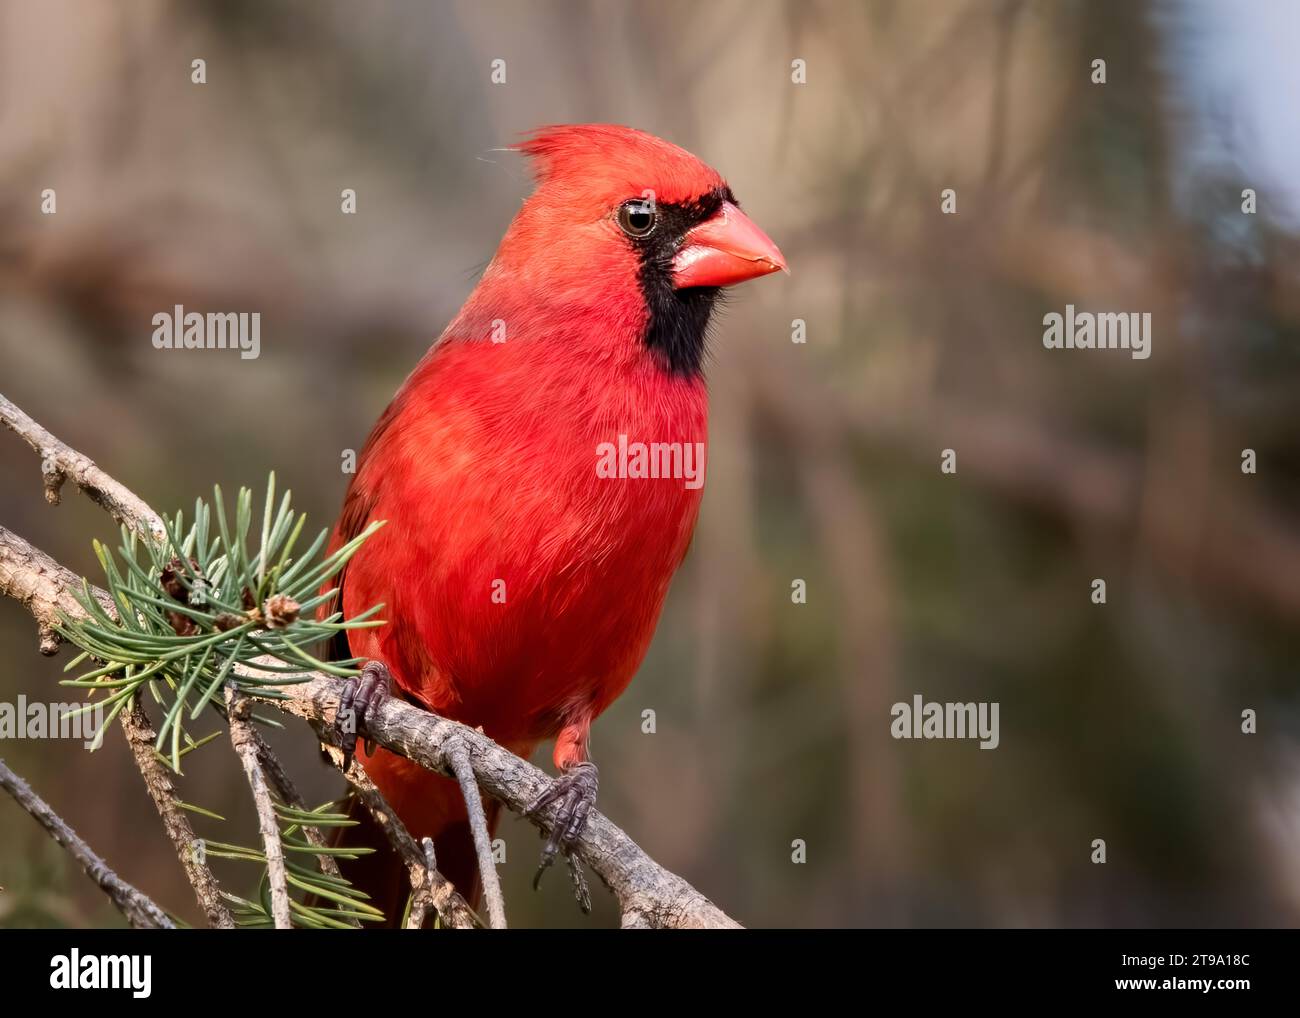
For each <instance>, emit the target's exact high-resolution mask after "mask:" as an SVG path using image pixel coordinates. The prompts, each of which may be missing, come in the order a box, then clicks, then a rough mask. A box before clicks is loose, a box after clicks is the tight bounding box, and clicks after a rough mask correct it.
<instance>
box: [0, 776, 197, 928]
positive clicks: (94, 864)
mask: <svg viewBox="0 0 1300 1018" xmlns="http://www.w3.org/2000/svg"><path fill="white" fill-rule="evenodd" d="M0 788H3V789H4V790H5V791H6V792H8V793H9V794H10V795H12V796H13V797H14V799H15V800H16V801H17V803H18V805H19V806H21V807H22V808H23V809H25V810H26V811H27V812H28V813H30V814H31V816H32V818H33V819H34V820H35V821H36V822H37V823H38V824H40V825H41V826H42V827H44V828H45V830H46V832H47V833H48V834H49V835H50V837H51V838H53V839H54V840H55V841H57V842H58V843H59V844H60V845H62V846H63V847H64V848H66V849H67V850H68V852H69V854H71V856H72V857H73V858H74V859H76V860H77V862H79V863H80V864H81V868H82V869H83V870H85V872H86V876H88V877H90V879H91V880H93V881H94V882H95V883H97V884H98V885H99V887H100V890H102V891H103V892H104V893H105V894H107V895H108V897H109V899H110V900H111V901H112V902H113V904H114V905H116V906H117V909H118V911H119V912H121V913H122V914H123V915H124V916H126V919H127V922H129V923H130V924H131V925H132V926H134V927H135V928H136V929H137V930H172V929H175V928H176V927H175V925H174V924H173V923H172V921H171V920H170V919H168V918H167V916H166V915H165V914H164V913H163V910H162V909H160V908H159V907H158V906H157V905H155V904H154V903H153V901H151V900H150V899H149V897H148V896H147V895H145V894H144V893H143V892H142V891H140V890H139V889H138V888H135V887H132V886H131V885H130V884H128V883H127V882H126V881H125V880H123V879H122V878H121V877H119V876H118V875H117V874H116V873H114V872H113V871H112V870H111V869H109V866H108V863H106V862H104V860H103V859H101V858H100V857H99V856H98V855H96V854H95V852H94V850H93V849H92V848H91V847H90V846H89V845H87V844H86V843H85V842H84V841H83V840H82V839H81V838H80V837H79V836H78V835H77V832H76V831H74V830H73V829H72V828H71V827H69V826H68V824H67V823H66V822H65V821H64V820H63V818H62V817H60V816H59V815H58V814H57V813H55V812H54V810H52V809H51V808H50V807H49V804H47V803H46V802H45V800H44V799H42V798H41V797H40V796H39V795H37V794H36V793H35V792H33V791H32V789H31V786H30V785H28V784H27V782H25V781H24V780H23V779H22V778H20V777H19V776H18V775H17V774H15V773H14V772H13V771H11V770H10V769H9V768H8V767H6V766H5V763H4V761H3V760H0Z"/></svg>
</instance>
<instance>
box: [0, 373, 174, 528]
mask: <svg viewBox="0 0 1300 1018" xmlns="http://www.w3.org/2000/svg"><path fill="white" fill-rule="evenodd" d="M0 423H4V424H5V425H7V426H8V427H9V428H10V429H12V430H13V431H14V433H15V434H17V435H18V436H19V437H21V438H22V439H23V440H24V441H25V442H26V443H27V444H28V445H30V446H31V447H32V448H33V449H34V450H35V451H36V454H37V455H38V456H40V457H41V476H42V478H43V479H44V482H45V499H46V501H47V502H49V503H50V505H58V504H59V491H60V489H61V488H62V487H63V482H64V480H65V479H67V478H71V479H72V480H73V481H75V482H76V484H77V487H79V488H80V489H81V490H82V491H84V492H85V493H86V495H87V496H88V497H89V498H90V499H91V500H92V501H94V502H96V503H97V504H98V505H100V506H103V508H105V509H107V510H108V512H109V513H110V514H111V515H112V517H113V519H115V520H117V521H118V522H119V523H123V524H125V525H126V526H128V527H130V528H131V529H132V530H134V531H135V532H136V533H137V534H139V535H140V536H141V537H143V538H145V539H146V540H151V541H164V540H166V537H167V531H166V528H164V527H163V523H162V518H161V517H159V516H158V514H157V513H155V512H154V511H153V510H152V509H150V508H149V506H148V505H146V504H145V502H144V501H143V500H142V499H141V498H140V497H139V496H138V495H136V494H135V493H134V492H133V491H131V490H130V489H129V488H126V487H124V486H123V485H121V484H119V483H118V482H117V481H115V480H113V478H111V477H109V476H108V474H106V473H104V471H102V470H100V469H99V467H97V466H95V463H94V461H93V460H92V459H90V457H88V456H83V455H82V454H81V453H79V452H77V451H76V450H75V449H73V448H71V447H70V446H68V445H66V444H65V443H63V442H61V441H59V439H57V438H55V437H54V436H53V435H51V434H50V433H49V432H48V431H46V430H45V429H44V428H42V427H41V426H40V425H39V424H37V423H36V422H35V421H34V420H32V419H31V418H30V417H28V416H27V415H26V414H25V413H23V412H22V411H21V410H20V409H18V407H16V406H14V404H13V403H11V402H10V401H9V400H7V399H6V398H5V397H4V395H3V394H0Z"/></svg>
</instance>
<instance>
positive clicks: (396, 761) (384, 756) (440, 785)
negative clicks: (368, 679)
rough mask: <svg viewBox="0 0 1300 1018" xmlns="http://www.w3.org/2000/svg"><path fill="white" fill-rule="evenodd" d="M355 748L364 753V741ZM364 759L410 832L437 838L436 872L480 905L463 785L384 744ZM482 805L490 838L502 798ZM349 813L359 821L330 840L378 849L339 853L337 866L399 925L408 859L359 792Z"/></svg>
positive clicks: (406, 894)
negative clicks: (350, 854) (399, 852)
mask: <svg viewBox="0 0 1300 1018" xmlns="http://www.w3.org/2000/svg"><path fill="white" fill-rule="evenodd" d="M357 749H358V754H359V755H361V747H360V746H358V747H357ZM362 762H363V765H364V766H365V769H366V773H367V774H368V775H369V776H370V778H371V779H372V780H373V781H374V782H375V784H376V785H378V786H379V790H380V791H381V792H383V793H384V797H385V798H386V799H387V800H388V802H389V804H390V805H391V806H392V807H393V810H394V812H396V813H397V815H398V817H399V818H400V819H401V820H402V822H403V823H404V824H405V825H406V829H407V830H408V831H409V832H410V833H411V836H412V837H413V838H415V839H416V841H417V842H418V841H420V839H422V838H424V837H426V836H427V837H431V838H433V850H434V856H435V860H436V864H437V867H438V872H439V873H441V874H442V875H443V876H445V877H446V878H447V879H448V880H450V881H451V882H452V883H453V884H454V885H455V886H456V890H458V891H459V892H460V893H461V896H462V897H463V898H464V899H465V900H466V901H467V902H468V903H469V906H470V907H471V908H477V907H478V900H479V897H480V894H481V890H482V888H481V884H480V879H479V871H478V857H477V854H476V853H475V850H474V838H473V834H472V833H471V831H470V826H469V817H468V815H467V813H466V811H465V802H464V800H463V799H462V797H461V793H460V786H459V785H458V784H457V783H456V782H455V781H452V780H451V779H450V778H444V777H442V776H440V775H437V774H431V773H429V772H428V771H426V770H424V769H423V768H422V767H420V766H419V765H418V764H412V763H411V762H410V761H409V760H405V759H404V758H402V757H398V756H395V755H394V754H392V753H389V752H388V751H386V750H383V749H380V750H377V751H376V752H375V753H374V754H373V755H372V756H369V757H368V758H367V757H364V756H362ZM483 805H484V810H485V811H486V813H487V826H488V837H489V838H490V837H492V835H493V834H494V833H495V832H496V827H497V821H498V819H499V812H500V804H499V803H497V802H495V801H488V802H485V803H484V804H483ZM347 813H348V817H349V819H351V820H353V821H355V826H350V827H336V828H335V829H334V832H333V836H332V837H331V839H330V842H331V844H333V845H335V846H342V847H347V848H371V849H374V851H373V852H371V853H368V854H366V855H362V856H360V857H358V858H356V859H353V860H347V859H340V860H339V869H340V870H341V871H342V873H343V876H344V877H346V878H347V879H348V881H350V882H351V883H352V885H353V886H354V887H356V888H357V889H359V890H361V891H363V892H364V893H365V894H367V895H368V896H369V904H370V905H372V906H374V907H375V908H377V909H379V910H380V911H382V912H383V913H384V916H385V923H384V925H386V926H400V925H401V922H402V915H403V913H404V912H405V909H406V904H407V900H408V898H409V897H410V893H411V883H410V878H409V875H408V873H407V870H406V865H405V863H404V862H403V860H402V859H401V858H400V857H399V856H398V855H397V853H396V852H394V851H393V850H392V848H391V847H390V845H389V843H388V838H387V836H386V835H385V834H384V831H383V829H382V828H381V827H380V826H379V824H377V823H376V822H375V821H374V819H373V818H372V817H371V816H370V813H369V811H368V810H367V809H366V808H365V806H364V805H362V803H361V802H360V801H359V800H357V799H356V798H355V797H353V798H352V799H351V801H350V802H349V804H348V810H347Z"/></svg>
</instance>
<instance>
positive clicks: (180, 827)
mask: <svg viewBox="0 0 1300 1018" xmlns="http://www.w3.org/2000/svg"><path fill="white" fill-rule="evenodd" d="M78 607H80V606H78ZM118 720H119V721H121V723H122V731H123V732H125V733H126V742H127V745H128V746H129V747H130V748H131V756H132V757H133V758H134V759H135V766H136V769H137V770H138V771H139V772H140V776H141V777H142V778H144V785H145V788H146V789H147V790H148V792H149V798H151V799H152V800H153V804H154V808H155V809H157V810H158V815H159V816H160V817H161V818H162V822H163V830H164V831H166V832H167V837H168V838H169V839H171V843H172V845H173V846H174V847H175V849H176V856H177V858H178V859H180V863H181V866H182V867H183V868H184V870H185V877H186V879H187V880H189V882H190V886H191V887H192V888H194V896H195V898H197V899H198V902H199V907H200V908H202V909H203V914H204V915H205V916H206V917H207V920H208V925H209V926H212V927H214V928H216V929H219V930H233V929H234V928H235V920H234V919H233V918H232V917H231V915H230V912H229V910H228V909H227V908H226V906H225V905H224V904H223V903H222V901H221V887H220V885H219V884H218V883H217V878H216V877H215V876H214V875H213V873H212V870H211V869H209V868H208V864H207V863H206V862H205V861H203V857H202V855H201V854H200V853H199V851H198V848H199V843H200V841H201V839H200V838H199V836H198V835H197V834H195V833H194V827H193V826H192V825H191V824H190V818H189V817H188V816H187V815H186V814H185V811H184V810H182V809H181V807H180V806H179V805H178V799H177V795H176V786H175V785H174V784H172V778H171V773H170V772H169V771H168V770H167V768H166V767H165V766H163V763H162V761H161V760H160V759H159V758H158V752H157V749H156V748H155V747H156V743H157V741H158V733H157V732H155V731H154V727H153V722H152V721H150V720H149V715H148V714H147V713H146V712H145V709H144V707H143V706H141V704H140V701H139V700H138V699H137V700H136V701H135V702H134V703H132V704H131V706H130V707H128V708H127V709H126V710H124V711H122V713H121V714H119V715H118Z"/></svg>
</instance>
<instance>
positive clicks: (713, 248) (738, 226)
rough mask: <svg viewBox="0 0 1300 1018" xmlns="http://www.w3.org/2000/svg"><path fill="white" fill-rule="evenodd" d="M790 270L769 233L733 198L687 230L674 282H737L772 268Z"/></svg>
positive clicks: (675, 265) (679, 285)
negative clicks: (738, 205)
mask: <svg viewBox="0 0 1300 1018" xmlns="http://www.w3.org/2000/svg"><path fill="white" fill-rule="evenodd" d="M777 271H785V272H788V271H790V270H789V269H787V268H786V267H785V258H784V257H782V255H781V252H780V251H779V250H778V249H777V246H776V245H775V244H773V243H772V240H771V238H770V237H768V235H767V234H766V233H764V232H763V231H762V230H760V229H759V228H758V227H757V226H756V225H755V223H754V221H753V220H752V219H750V218H749V217H748V216H747V215H745V213H743V212H741V211H740V209H738V208H736V206H735V205H733V204H731V202H729V201H728V202H723V203H722V208H720V209H719V210H718V211H717V213H716V214H715V215H714V216H712V217H711V218H710V219H708V220H706V221H705V222H703V223H700V225H699V226H696V227H693V228H692V229H690V230H689V231H687V233H686V237H685V240H684V242H683V244H682V246H681V247H680V248H679V249H678V251H677V254H676V255H675V256H674V257H673V286H674V287H675V288H676V289H678V290H684V289H685V288H686V287H688V286H734V285H735V284H736V283H743V282H744V281H745V280H746V279H755V278H757V277H758V276H766V275H767V274H768V273H769V272H777Z"/></svg>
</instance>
